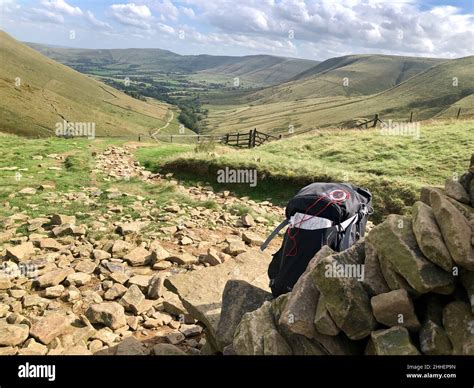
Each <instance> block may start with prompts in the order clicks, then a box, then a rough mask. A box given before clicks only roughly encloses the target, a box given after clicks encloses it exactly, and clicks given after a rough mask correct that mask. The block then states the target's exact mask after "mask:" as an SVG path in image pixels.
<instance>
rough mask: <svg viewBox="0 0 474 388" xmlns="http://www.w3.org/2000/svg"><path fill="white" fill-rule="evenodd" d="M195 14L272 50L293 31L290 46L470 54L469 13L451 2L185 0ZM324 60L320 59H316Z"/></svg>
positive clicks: (473, 36) (473, 30)
mask: <svg viewBox="0 0 474 388" xmlns="http://www.w3.org/2000/svg"><path fill="white" fill-rule="evenodd" d="M186 3H187V4H188V5H192V6H193V8H194V9H195V10H196V12H195V13H196V18H197V19H198V20H199V21H200V22H201V23H205V24H208V25H210V26H212V27H214V29H217V31H218V32H219V33H223V34H235V35H244V36H249V37H252V38H254V39H255V38H256V37H257V36H259V37H266V38H270V39H271V38H273V39H274V41H275V48H276V49H278V47H279V45H281V44H282V42H283V41H284V40H285V39H287V37H288V32H289V31H290V30H292V31H293V32H294V38H295V44H297V45H299V46H302V45H303V44H316V45H317V44H321V45H323V46H327V47H328V48H329V47H331V46H333V47H344V51H346V50H347V49H351V50H352V52H373V51H377V50H378V51H387V50H388V51H389V50H394V51H397V52H399V53H404V54H406V55H422V56H428V55H432V56H447V57H454V56H464V55H469V54H471V55H472V54H473V46H472V42H473V41H474V28H473V23H472V18H473V16H474V15H468V14H462V13H461V12H460V9H458V8H456V7H454V6H438V7H434V8H431V9H426V10H422V9H421V8H420V7H419V6H418V4H417V2H416V1H410V0H409V1H397V2H390V1H381V0H331V1H329V0H320V1H317V2H316V1H303V0H281V1H279V2H276V1H273V0H260V1H257V0H246V1H243V0H242V1H239V2H229V1H223V0H214V1H212V2H210V1H208V0H187V1H186ZM321 59H325V58H321Z"/></svg>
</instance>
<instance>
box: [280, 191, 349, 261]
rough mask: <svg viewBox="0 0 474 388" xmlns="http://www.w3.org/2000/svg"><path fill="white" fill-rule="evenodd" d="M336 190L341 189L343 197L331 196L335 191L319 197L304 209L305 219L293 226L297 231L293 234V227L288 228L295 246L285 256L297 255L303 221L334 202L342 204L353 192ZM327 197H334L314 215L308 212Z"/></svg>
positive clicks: (289, 235) (288, 233)
mask: <svg viewBox="0 0 474 388" xmlns="http://www.w3.org/2000/svg"><path fill="white" fill-rule="evenodd" d="M335 191H341V192H342V193H343V194H344V196H343V197H342V198H341V199H335V198H334V196H331V194H332V193H333V192H331V193H329V194H325V195H324V196H321V197H319V198H317V199H316V200H315V201H314V202H313V203H312V204H311V205H310V206H308V208H306V209H305V211H304V214H305V216H304V217H303V219H302V220H301V221H299V222H298V224H295V225H294V226H293V227H294V228H296V232H295V233H294V234H293V235H291V228H288V229H287V235H288V238H289V239H290V240H291V241H292V242H293V247H292V248H291V249H290V251H289V252H288V253H287V254H286V255H285V252H283V255H284V256H296V254H297V253H298V243H297V242H296V236H297V235H298V232H299V231H300V228H298V226H299V225H301V224H302V223H303V222H306V221H308V220H310V219H311V218H313V217H317V216H319V215H320V214H321V213H322V212H323V211H324V210H326V209H327V208H328V207H329V206H331V205H332V204H337V205H340V204H341V203H342V202H345V201H347V200H348V199H349V198H350V197H351V194H350V193H349V192H348V191H345V190H335ZM326 197H329V198H331V197H332V199H331V200H330V201H329V202H328V203H327V204H326V205H325V206H324V207H323V208H322V209H321V210H319V211H318V212H317V213H316V214H313V215H308V214H307V213H308V211H309V210H310V209H311V208H313V207H314V206H316V205H317V204H318V203H319V201H321V200H322V199H324V198H326ZM306 216H307V218H306ZM293 251H294V252H293Z"/></svg>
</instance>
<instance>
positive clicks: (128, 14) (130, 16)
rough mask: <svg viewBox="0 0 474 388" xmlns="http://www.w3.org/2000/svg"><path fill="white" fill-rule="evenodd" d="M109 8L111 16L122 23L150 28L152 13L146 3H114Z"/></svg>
mask: <svg viewBox="0 0 474 388" xmlns="http://www.w3.org/2000/svg"><path fill="white" fill-rule="evenodd" d="M109 9H110V14H111V16H112V17H114V18H115V20H117V21H118V22H119V23H121V24H124V25H127V26H133V27H138V28H142V29H149V28H150V22H151V20H152V14H151V11H150V9H149V8H148V7H147V6H146V5H137V4H135V3H128V4H112V5H111V6H110V8H109Z"/></svg>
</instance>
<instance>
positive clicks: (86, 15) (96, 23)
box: [85, 11, 112, 29]
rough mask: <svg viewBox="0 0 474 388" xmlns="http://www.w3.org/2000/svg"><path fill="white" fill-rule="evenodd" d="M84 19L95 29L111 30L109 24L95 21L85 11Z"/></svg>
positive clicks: (89, 13)
mask: <svg viewBox="0 0 474 388" xmlns="http://www.w3.org/2000/svg"><path fill="white" fill-rule="evenodd" d="M85 18H86V20H87V21H88V22H89V23H91V24H92V25H93V26H95V27H98V28H103V29H111V28H112V26H111V25H110V24H109V23H107V22H103V21H102V20H99V19H97V18H96V17H95V16H94V14H93V13H92V12H91V11H86V13H85Z"/></svg>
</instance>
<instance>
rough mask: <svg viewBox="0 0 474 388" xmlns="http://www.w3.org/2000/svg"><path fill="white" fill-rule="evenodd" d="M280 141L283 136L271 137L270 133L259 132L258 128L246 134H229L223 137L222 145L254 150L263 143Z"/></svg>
mask: <svg viewBox="0 0 474 388" xmlns="http://www.w3.org/2000/svg"><path fill="white" fill-rule="evenodd" d="M278 139H281V135H280V136H273V135H269V134H268V133H263V132H260V131H257V128H255V129H251V130H250V131H248V132H245V133H240V132H237V133H228V134H226V135H224V136H223V137H222V144H226V145H229V146H232V147H238V148H254V147H257V146H259V145H262V144H263V143H266V142H269V141H271V140H278Z"/></svg>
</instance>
